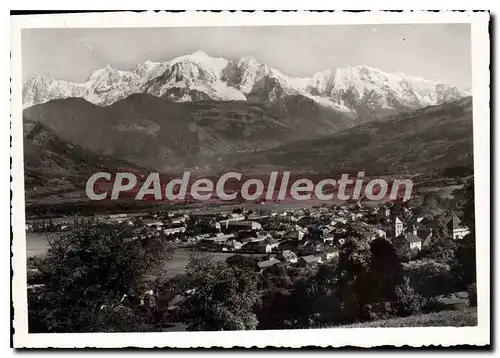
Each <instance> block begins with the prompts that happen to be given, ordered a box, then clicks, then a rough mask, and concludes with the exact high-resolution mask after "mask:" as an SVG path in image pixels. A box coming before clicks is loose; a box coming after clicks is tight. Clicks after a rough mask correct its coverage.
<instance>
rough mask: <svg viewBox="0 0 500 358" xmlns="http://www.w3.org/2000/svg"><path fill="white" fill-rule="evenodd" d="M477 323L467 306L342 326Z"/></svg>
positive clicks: (413, 325)
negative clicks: (454, 309) (459, 309)
mask: <svg viewBox="0 0 500 358" xmlns="http://www.w3.org/2000/svg"><path fill="white" fill-rule="evenodd" d="M476 325H477V309H476V308H469V309H467V310H465V311H441V312H433V313H427V314H421V315H415V316H409V317H401V318H392V319H386V320H380V321H371V322H364V323H356V324H350V325H347V326H342V327H344V328H367V327H430V326H448V327H464V326H476Z"/></svg>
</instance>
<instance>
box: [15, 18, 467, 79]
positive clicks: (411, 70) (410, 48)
mask: <svg viewBox="0 0 500 358" xmlns="http://www.w3.org/2000/svg"><path fill="white" fill-rule="evenodd" d="M22 50H23V52H22V56H23V81H25V80H27V79H29V78H31V77H34V76H36V75H42V76H50V77H54V78H56V79H64V80H69V81H75V82H84V81H85V80H86V79H87V78H88V76H89V75H90V74H91V73H92V72H93V71H95V70H97V69H99V68H103V67H105V66H106V64H109V65H111V66H113V67H115V68H118V69H124V70H127V69H133V68H135V67H136V65H137V64H139V63H141V62H144V61H146V60H151V61H167V60H170V59H172V58H174V57H177V56H181V55H185V54H190V53H193V52H196V51H198V50H202V51H205V52H207V53H208V54H209V55H211V56H215V57H225V58H227V59H229V60H235V59H238V58H240V57H243V56H249V55H250V56H253V57H255V58H256V59H257V60H258V61H259V62H261V63H265V64H266V65H268V66H269V67H273V68H277V69H279V70H281V71H282V72H284V73H286V74H288V75H291V76H296V77H308V76H311V75H312V74H313V73H315V72H317V71H319V70H322V69H327V68H330V69H335V68H345V67H348V66H354V65H368V66H371V67H376V68H380V69H381V70H383V71H385V72H396V73H400V72H402V73H404V74H406V75H412V76H416V77H421V78H424V79H429V80H433V81H438V82H442V83H446V84H451V85H456V86H459V87H461V88H467V87H470V86H471V81H472V77H471V36H470V25H469V24H446V25H438V24H422V25H415V24H411V25H337V26H282V27H204V28H200V27H185V28H179V27H177V28H139V29H138V28H130V29H127V28H108V29H25V30H23V32H22Z"/></svg>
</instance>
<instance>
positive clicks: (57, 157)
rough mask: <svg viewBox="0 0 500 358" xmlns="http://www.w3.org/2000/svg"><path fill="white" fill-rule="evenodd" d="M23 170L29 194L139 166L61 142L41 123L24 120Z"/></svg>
mask: <svg viewBox="0 0 500 358" xmlns="http://www.w3.org/2000/svg"><path fill="white" fill-rule="evenodd" d="M23 132H24V133H23V135H24V169H25V186H26V188H27V190H30V189H33V188H35V187H37V186H49V187H50V186H54V188H53V189H57V188H56V187H55V186H56V185H57V186H62V187H61V188H63V187H67V188H71V187H72V186H73V184H77V185H79V184H81V183H84V180H86V179H87V176H86V175H87V174H90V173H94V172H97V171H99V170H101V171H116V170H117V169H132V170H136V169H139V168H138V167H137V166H136V165H134V164H131V163H128V162H124V161H121V160H116V159H114V158H111V157H107V156H102V155H98V154H95V153H93V152H91V151H89V150H86V149H83V148H81V147H80V146H78V145H73V144H71V143H69V142H67V141H64V140H62V139H61V138H59V136H58V135H57V134H55V133H54V132H53V131H52V130H51V129H50V128H48V127H47V126H45V125H44V124H41V123H39V122H32V121H29V120H25V121H24V123H23Z"/></svg>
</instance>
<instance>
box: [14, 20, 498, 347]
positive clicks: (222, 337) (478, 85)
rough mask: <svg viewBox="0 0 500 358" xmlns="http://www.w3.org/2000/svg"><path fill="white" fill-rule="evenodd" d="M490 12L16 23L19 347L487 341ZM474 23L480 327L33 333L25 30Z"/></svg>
mask: <svg viewBox="0 0 500 358" xmlns="http://www.w3.org/2000/svg"><path fill="white" fill-rule="evenodd" d="M488 20H489V14H488V13H485V12H475V13H473V12H448V11H442V12H424V11H422V12H421V11H416V12H409V11H405V12H402V13H395V12H375V11H374V12H364V13H349V12H334V13H317V12H295V13H283V12H277V13H263V12H255V13H241V12H237V13H227V12H222V13H211V12H186V13H125V12H122V13H97V14H70V15H68V14H65V15H36V16H32V15H30V16H24V17H14V18H12V19H11V90H12V94H11V134H12V149H11V156H12V173H11V175H12V191H13V197H12V207H13V208H12V226H13V228H12V230H13V233H14V241H13V246H12V252H13V258H12V268H13V271H14V275H13V280H12V298H13V304H14V322H13V325H14V329H15V334H14V346H15V347H65V348H66V347H67V348H70V347H103V348H104V347H233V346H239V347H253V346H255V347H266V346H275V347H301V346H322V347H327V346H333V347H340V346H346V345H348V346H358V347H373V346H380V345H394V346H417V347H418V346H427V345H441V346H450V345H457V344H471V345H485V344H489V343H490V297H489V292H490V142H489V140H490V109H489V99H490V95H489V83H490V81H489V78H490V74H489V51H490V50H489V36H488ZM382 23H384V24H387V23H393V24H395V23H405V24H408V23H471V31H472V33H471V41H472V49H471V51H472V67H473V69H472V74H473V93H474V99H473V122H474V170H475V210H476V212H475V214H476V237H477V240H476V250H477V275H478V278H477V287H478V326H476V327H460V328H457V327H425V328H424V327H418V328H413V327H412V328H410V327H408V328H384V329H380V328H330V329H308V330H286V331H281V330H280V331H232V332H169V333H75V334H62V333H61V334H29V333H28V332H27V329H28V319H27V290H26V233H25V212H24V176H23V146H22V103H21V102H22V80H21V79H22V76H21V31H20V30H21V29H22V28H46V27H47V28H60V27H110V24H112V27H167V26H284V25H288V26H290V25H297V26H307V25H347V24H352V25H356V24H382Z"/></svg>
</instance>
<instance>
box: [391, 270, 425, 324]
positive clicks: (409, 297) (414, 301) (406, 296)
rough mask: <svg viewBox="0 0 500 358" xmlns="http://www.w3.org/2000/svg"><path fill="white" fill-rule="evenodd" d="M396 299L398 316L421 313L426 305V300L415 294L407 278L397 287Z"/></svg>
mask: <svg viewBox="0 0 500 358" xmlns="http://www.w3.org/2000/svg"><path fill="white" fill-rule="evenodd" d="M396 297H397V301H396V304H395V312H396V314H397V315H398V316H409V315H413V314H417V313H420V312H421V310H422V308H423V307H424V305H425V303H426V299H425V298H424V297H422V296H421V295H420V294H419V293H417V292H415V290H414V289H413V287H412V285H411V284H410V280H409V278H407V277H405V278H404V282H403V283H402V284H401V285H398V286H396Z"/></svg>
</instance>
